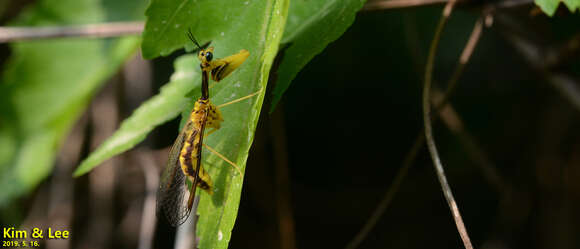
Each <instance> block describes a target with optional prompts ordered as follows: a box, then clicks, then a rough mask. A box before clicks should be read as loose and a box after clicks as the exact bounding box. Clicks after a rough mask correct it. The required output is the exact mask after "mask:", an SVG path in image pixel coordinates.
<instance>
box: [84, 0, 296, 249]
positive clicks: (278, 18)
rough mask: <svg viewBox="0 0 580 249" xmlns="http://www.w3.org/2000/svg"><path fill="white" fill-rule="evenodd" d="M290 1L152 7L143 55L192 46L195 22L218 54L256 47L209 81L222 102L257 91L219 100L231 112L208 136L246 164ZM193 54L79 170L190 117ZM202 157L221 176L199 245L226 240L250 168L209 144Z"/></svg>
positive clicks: (162, 0)
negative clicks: (233, 67) (224, 75)
mask: <svg viewBox="0 0 580 249" xmlns="http://www.w3.org/2000/svg"><path fill="white" fill-rule="evenodd" d="M288 6H289V2H288V0H261V1H257V0H252V1H250V0H248V1H245V2H231V1H228V0H214V1H200V2H199V3H198V2H196V3H195V4H194V2H192V1H176V0H153V1H152V2H151V5H150V6H149V8H148V9H147V11H146V15H147V17H148V20H147V23H146V25H145V31H144V33H143V37H144V40H143V45H142V51H143V55H144V57H148V58H151V57H155V56H159V55H166V54H169V53H171V52H172V51H174V50H176V49H178V48H181V47H184V46H186V47H188V48H190V49H191V48H193V44H191V42H190V41H189V40H188V39H187V36H186V31H187V29H188V28H191V30H192V32H193V34H194V35H195V36H196V38H197V39H198V40H199V41H200V42H201V43H204V42H207V41H210V40H211V43H212V46H214V47H215V51H214V58H223V57H225V56H228V55H230V54H233V53H236V52H238V51H239V50H241V49H247V50H248V51H249V52H250V57H249V58H248V59H247V60H246V61H245V62H244V64H242V65H241V66H240V67H239V68H238V69H237V70H236V71H235V72H233V73H232V74H231V75H230V76H228V77H227V78H226V79H224V80H222V81H221V82H220V83H217V84H215V85H214V87H211V88H210V98H211V101H212V102H213V103H215V104H216V105H220V104H223V103H227V102H229V101H232V100H235V99H238V98H240V97H244V96H248V95H249V94H252V93H258V94H257V95H255V96H253V97H251V98H249V99H246V100H243V101H240V102H237V103H234V104H231V105H227V106H224V107H222V108H220V110H221V112H222V114H223V117H224V119H225V121H224V122H223V123H222V127H221V129H219V130H218V131H216V132H215V133H213V134H212V135H211V136H208V137H207V138H205V139H204V142H205V143H206V144H207V145H209V146H211V147H213V148H214V149H216V150H217V151H218V152H219V153H220V154H222V155H224V156H225V157H227V158H229V159H230V160H231V161H233V162H235V163H236V164H237V165H238V166H239V167H240V168H241V169H242V172H243V170H244V169H245V163H246V160H247V157H248V152H249V149H250V146H251V144H252V141H253V138H254V132H255V129H256V125H257V122H258V117H259V115H260V111H261V108H262V102H263V99H264V94H265V89H266V84H267V82H268V76H269V72H270V68H271V66H272V62H273V60H274V57H275V55H276V53H277V52H278V45H279V43H280V39H281V38H282V34H283V30H284V25H285V22H286V15H287V12H288ZM193 58H194V56H193V55H185V56H182V57H180V59H179V61H178V62H177V63H176V71H175V73H174V74H173V76H172V80H171V82H170V83H169V84H168V85H167V86H165V87H164V89H163V90H162V92H161V93H160V94H159V95H158V96H155V97H154V98H153V99H152V100H150V101H148V102H147V103H146V104H144V105H143V106H142V107H140V108H138V110H137V111H135V113H133V114H132V115H131V117H129V118H128V119H127V120H126V121H124V122H123V124H122V125H121V128H120V129H119V130H118V131H117V132H116V133H115V134H114V135H113V136H112V137H111V138H109V139H108V140H107V141H105V142H104V143H103V145H101V146H100V147H99V148H98V149H97V150H96V151H95V152H94V153H93V154H91V156H89V158H88V159H87V160H85V161H84V162H83V163H82V164H81V166H80V167H79V168H78V170H77V171H76V172H75V175H80V174H83V173H86V172H88V171H90V170H91V169H93V168H94V167H96V166H98V164H99V163H101V162H103V161H104V160H106V159H108V158H110V157H112V156H113V155H116V154H119V153H121V152H123V151H126V150H128V149H129V148H131V147H133V146H134V145H135V144H136V143H138V142H140V141H142V140H143V139H144V138H145V136H146V135H147V133H149V132H150V131H151V129H152V128H153V127H154V126H157V125H159V124H161V123H163V122H165V121H166V120H168V119H171V118H172V117H175V116H177V115H178V113H179V112H182V111H183V113H182V115H183V117H189V113H190V110H191V108H192V107H193V104H194V102H195V100H196V98H189V99H187V95H188V93H189V92H190V91H191V90H192V89H194V90H195V89H197V88H196V87H199V82H200V81H201V78H200V77H199V64H198V63H199V62H197V59H195V62H194V59H193ZM197 96H199V93H197ZM184 105H186V107H184ZM176 136H177V134H176ZM202 158H203V161H202V163H203V164H204V167H205V168H206V170H207V171H208V172H209V174H210V175H211V177H212V180H213V182H214V194H213V195H212V196H209V195H207V194H206V193H205V192H203V193H201V194H200V196H201V201H200V204H199V206H198V213H199V215H200V218H199V220H198V226H197V227H198V230H197V231H198V235H199V237H200V245H199V248H227V245H228V243H229V240H230V237H231V231H232V229H233V226H234V222H235V219H236V216H237V211H238V205H239V200H240V194H241V188H242V182H243V176H239V175H238V174H237V173H236V170H234V169H233V167H232V166H231V165H229V164H228V163H226V162H224V161H223V160H222V159H220V158H219V157H217V156H216V155H214V154H211V153H210V152H208V151H207V150H203V154H202Z"/></svg>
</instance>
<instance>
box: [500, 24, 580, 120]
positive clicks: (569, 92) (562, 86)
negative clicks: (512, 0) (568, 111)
mask: <svg viewBox="0 0 580 249" xmlns="http://www.w3.org/2000/svg"><path fill="white" fill-rule="evenodd" d="M497 19H498V21H499V22H500V23H501V24H502V26H505V27H506V28H508V29H519V27H520V26H521V25H520V26H518V25H519V24H518V23H517V22H516V21H515V20H514V19H512V18H510V17H508V16H506V15H500V16H498V18H497ZM520 30H521V29H520ZM502 34H503V35H504V36H505V37H506V38H507V40H508V41H509V42H510V43H511V44H512V46H513V47H514V48H515V49H516V51H518V52H519V53H520V54H521V55H523V58H524V59H525V60H526V61H527V62H528V63H529V64H530V66H531V67H532V68H533V69H534V70H536V71H538V72H539V73H540V74H541V75H542V77H544V79H545V80H546V81H548V82H549V83H550V84H551V85H552V86H553V87H554V88H555V89H556V90H557V91H558V92H559V93H560V94H561V95H562V96H563V97H564V98H565V99H567V100H568V101H569V102H570V104H571V105H572V106H573V107H574V108H575V109H576V110H578V111H580V84H579V83H578V81H577V80H575V79H574V78H572V77H571V76H569V75H567V74H565V73H561V72H553V71H551V70H550V67H552V66H554V65H557V64H558V63H557V62H556V61H558V60H557V59H553V58H550V55H551V53H547V52H545V51H544V50H542V49H541V48H540V47H539V46H538V45H536V44H534V43H533V42H531V41H530V40H528V39H526V38H524V37H523V36H521V35H518V34H516V32H510V31H509V30H507V31H504V32H502ZM578 39H580V38H578V35H576V36H574V37H572V39H571V40H570V41H569V42H568V43H567V44H566V45H565V46H566V47H569V48H566V47H565V48H564V50H565V51H575V50H576V49H578V48H577V46H580V45H578V43H580V42H579V41H578ZM570 49H571V50H570Z"/></svg>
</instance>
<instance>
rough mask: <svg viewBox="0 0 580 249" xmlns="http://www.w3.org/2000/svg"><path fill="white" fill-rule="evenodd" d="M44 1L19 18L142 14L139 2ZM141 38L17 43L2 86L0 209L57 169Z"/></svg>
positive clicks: (65, 20) (77, 19) (22, 21)
mask: <svg viewBox="0 0 580 249" xmlns="http://www.w3.org/2000/svg"><path fill="white" fill-rule="evenodd" d="M114 3H115V1H103V2H99V1H94V0H65V1H63V0H58V1H57V0H42V1H38V2H37V4H36V5H35V6H33V7H31V8H29V9H27V10H26V11H24V12H23V13H22V14H21V15H20V17H19V18H18V19H17V20H16V21H15V22H14V23H13V25H18V26H24V25H26V26H49V25H74V24H87V23H99V22H105V21H109V20H124V19H138V18H139V15H138V14H139V11H140V10H142V9H144V6H142V5H143V3H142V2H141V1H136V0H132V1H126V3H125V5H124V6H125V7H126V8H118V6H117V5H115V4H114ZM138 44H139V39H138V38H137V37H125V38H121V39H108V40H90V39H78V38H69V39H57V40H48V41H34V42H20V43H14V44H13V45H12V56H11V58H10V59H9V61H8V62H7V63H6V64H5V70H4V72H3V74H2V79H1V80H2V82H1V84H0V102H1V103H0V106H1V107H0V108H1V110H0V111H1V112H2V113H3V115H2V122H1V125H0V141H2V142H0V148H1V149H0V151H2V152H1V153H0V170H1V171H2V172H3V173H2V174H1V176H0V188H2V189H3V191H2V192H1V194H0V206H5V205H6V204H8V203H9V201H10V200H12V199H13V198H15V197H18V196H20V195H23V194H26V193H28V192H29V191H30V190H32V189H33V188H34V187H35V186H37V185H38V184H39V183H40V182H41V181H42V180H43V179H44V178H46V176H48V175H49V174H50V173H51V170H52V167H53V163H54V160H55V155H56V153H57V152H58V150H59V145H60V144H61V143H62V141H63V139H64V137H65V136H66V135H67V133H68V131H69V130H70V128H71V126H72V124H73V123H74V122H75V121H76V120H77V119H78V117H79V115H80V114H81V113H82V112H83V111H84V110H85V109H86V107H87V105H88V103H89V101H90V98H91V97H92V96H93V95H94V93H95V92H96V91H97V90H98V89H99V86H100V85H101V84H102V83H103V82H105V81H106V80H107V79H108V78H109V77H111V75H113V74H114V73H115V72H116V71H117V70H118V69H119V67H120V66H121V65H122V63H123V62H124V61H125V60H126V59H127V58H128V57H129V56H130V55H131V54H132V53H133V52H134V51H135V49H136V48H137V45H138Z"/></svg>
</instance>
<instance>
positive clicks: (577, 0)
mask: <svg viewBox="0 0 580 249" xmlns="http://www.w3.org/2000/svg"><path fill="white" fill-rule="evenodd" d="M562 2H564V4H565V5H566V7H568V9H569V10H570V12H575V11H576V10H577V9H579V8H580V0H562Z"/></svg>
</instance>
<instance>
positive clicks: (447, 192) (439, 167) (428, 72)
mask: <svg viewBox="0 0 580 249" xmlns="http://www.w3.org/2000/svg"><path fill="white" fill-rule="evenodd" d="M454 5H455V0H451V1H449V2H448V3H447V5H445V8H444V9H443V13H442V16H441V18H440V19H439V23H438V25H437V28H436V29H435V35H434V36H433V40H432V41H431V47H430V48H429V56H428V57H427V64H426V68H425V85H424V88H423V121H424V125H425V138H426V141H427V147H428V149H429V153H430V154H431V158H432V159H433V166H434V167H435V172H436V173H437V178H438V179H439V183H440V184H441V189H442V190H443V194H444V196H445V199H446V200H447V204H448V205H449V208H450V210H451V213H452V215H453V219H454V220H455V225H456V226H457V231H458V232H459V235H460V236H461V240H462V241H463V245H464V246H465V248H466V249H472V248H473V245H472V244H471V240H470V239H469V235H468V233H467V229H465V224H464V223H463V219H462V218H461V214H460V212H459V208H458V207H457V203H456V202H455V198H454V197H453V193H452V191H451V187H449V183H447V178H446V176H445V171H444V170H443V164H442V163H441V160H440V158H439V153H438V152H437V147H436V145H435V140H434V138H433V130H432V127H431V98H430V93H431V77H432V74H433V64H434V60H435V54H436V52H437V47H438V45H439V40H440V38H441V33H442V31H443V28H444V27H445V24H446V22H447V20H448V18H449V16H450V15H451V12H452V11H453V6H454Z"/></svg>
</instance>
